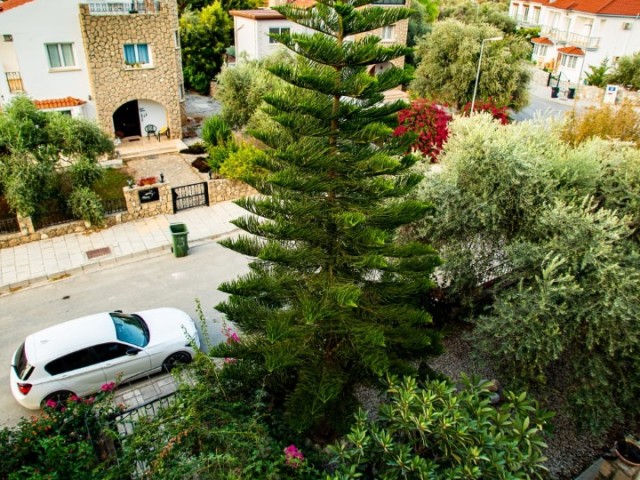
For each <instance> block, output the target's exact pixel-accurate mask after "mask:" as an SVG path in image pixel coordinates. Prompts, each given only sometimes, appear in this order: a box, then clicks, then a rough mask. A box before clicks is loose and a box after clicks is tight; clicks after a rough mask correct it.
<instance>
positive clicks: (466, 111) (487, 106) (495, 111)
mask: <svg viewBox="0 0 640 480" xmlns="http://www.w3.org/2000/svg"><path fill="white" fill-rule="evenodd" d="M507 108H508V107H507V106H502V107H500V106H498V105H496V104H495V103H493V100H492V99H491V98H489V99H487V100H485V101H479V102H476V103H475V104H474V105H473V113H482V112H486V113H488V114H489V115H491V116H492V117H493V118H494V119H496V120H498V121H499V122H500V123H501V124H502V125H507V124H508V123H510V122H511V119H510V118H509V112H507ZM461 113H462V115H464V116H467V117H468V116H469V115H471V102H469V103H467V104H466V105H465V106H464V107H462V110H461Z"/></svg>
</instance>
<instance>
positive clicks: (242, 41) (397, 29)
mask: <svg viewBox="0 0 640 480" xmlns="http://www.w3.org/2000/svg"><path fill="white" fill-rule="evenodd" d="M284 3H293V4H294V5H295V6H298V7H301V8H308V7H311V6H313V5H314V3H315V2H314V1H313V0H294V1H293V2H286V1H279V0H270V2H269V7H273V6H276V5H280V4H284ZM373 4H374V5H376V6H382V7H386V8H397V7H405V6H408V4H409V0H406V1H405V0H378V1H376V2H373ZM229 13H230V14H231V15H232V16H233V31H234V40H235V54H236V61H242V58H243V54H244V55H245V56H246V58H248V59H250V60H260V59H263V58H265V57H268V56H269V55H271V54H273V53H274V52H276V51H277V50H278V49H281V48H283V46H282V45H280V44H279V43H277V42H276V41H275V40H272V39H271V38H270V37H269V34H270V33H282V32H284V31H290V32H292V33H293V32H295V33H312V32H314V31H313V30H311V29H309V28H307V27H304V26H302V25H298V24H297V23H294V22H292V21H290V20H288V19H286V18H285V17H284V16H283V15H281V14H279V13H278V12H277V11H275V10H272V9H271V8H261V9H255V10H231V11H230V12H229ZM408 28H409V20H401V21H399V22H398V23H396V24H394V25H389V26H386V27H383V28H380V29H378V30H374V31H373V32H370V33H368V34H374V35H377V36H379V37H380V38H381V40H382V42H381V43H382V44H388V45H394V44H401V45H406V44H407V31H408ZM364 35H367V34H360V35H359V37H361V36H364ZM392 64H393V65H395V66H397V67H403V66H404V57H401V58H397V59H394V60H392V61H391V62H387V63H385V64H379V65H372V66H371V73H380V72H381V71H383V70H384V69H386V68H388V67H389V66H391V65H392Z"/></svg>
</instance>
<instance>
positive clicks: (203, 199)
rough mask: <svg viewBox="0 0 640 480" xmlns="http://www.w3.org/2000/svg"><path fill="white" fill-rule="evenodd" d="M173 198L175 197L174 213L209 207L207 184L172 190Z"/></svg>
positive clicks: (193, 184)
mask: <svg viewBox="0 0 640 480" xmlns="http://www.w3.org/2000/svg"><path fill="white" fill-rule="evenodd" d="M171 196H172V197H173V213H176V212H179V211H180V210H186V209H187V208H194V207H201V206H203V205H209V191H208V190H207V182H202V183H192V184H191V185H184V186H182V187H175V188H172V189H171Z"/></svg>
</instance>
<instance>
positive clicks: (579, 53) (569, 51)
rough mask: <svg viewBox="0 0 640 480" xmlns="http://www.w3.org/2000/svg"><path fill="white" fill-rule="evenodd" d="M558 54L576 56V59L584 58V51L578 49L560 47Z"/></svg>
mask: <svg viewBox="0 0 640 480" xmlns="http://www.w3.org/2000/svg"><path fill="white" fill-rule="evenodd" d="M558 52H560V53H564V54H567V55H576V56H578V57H584V50H582V49H581V48H578V47H562V48H559V49H558Z"/></svg>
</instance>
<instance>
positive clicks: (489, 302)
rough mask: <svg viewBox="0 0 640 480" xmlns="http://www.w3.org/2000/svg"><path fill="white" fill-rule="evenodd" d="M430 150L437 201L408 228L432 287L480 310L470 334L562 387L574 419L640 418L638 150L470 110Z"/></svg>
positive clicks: (597, 423) (596, 422) (599, 423)
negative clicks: (424, 242) (437, 268)
mask: <svg viewBox="0 0 640 480" xmlns="http://www.w3.org/2000/svg"><path fill="white" fill-rule="evenodd" d="M440 160H441V163H442V165H443V170H442V173H440V174H439V175H432V176H429V177H428V179H427V181H426V182H425V183H424V186H421V187H420V191H419V198H420V199H421V200H426V201H432V202H434V203H437V204H438V205H439V209H438V210H437V212H436V214H435V215H434V216H433V217H431V218H426V219H425V220H423V221H421V222H418V223H417V224H416V225H415V226H414V230H413V235H414V236H412V237H411V238H416V237H420V236H422V235H424V237H425V238H427V239H428V240H429V241H430V242H433V244H434V245H436V246H437V247H438V248H439V251H440V252H441V254H442V256H443V257H444V259H445V263H444V267H443V269H442V271H441V272H440V278H441V279H442V285H443V295H442V297H444V298H446V299H447V300H449V301H451V302H452V303H453V301H455V302H457V303H459V304H460V303H462V304H471V305H474V306H476V305H478V304H480V305H481V306H483V307H484V308H483V310H482V314H481V315H479V316H476V315H474V313H473V311H472V313H471V314H470V315H469V317H467V318H469V320H471V321H472V322H473V323H474V324H475V332H476V338H475V342H474V345H475V346H477V347H478V348H480V349H481V350H482V351H483V352H484V354H485V355H486V357H487V358H489V359H490V360H491V363H492V365H494V366H500V367H502V368H503V369H504V371H505V372H508V373H509V374H510V375H511V378H512V379H513V381H517V380H518V379H520V380H523V381H525V382H528V383H529V384H530V385H537V384H547V385H551V387H552V388H553V389H556V390H558V391H563V392H567V397H568V400H569V403H570V405H571V406H572V407H573V411H574V413H575V414H576V418H578V419H579V420H580V421H581V423H582V425H583V426H587V427H590V428H591V429H593V430H596V431H597V430H602V429H603V428H606V427H607V426H610V425H611V424H612V423H613V422H614V421H615V420H616V418H620V416H621V415H622V413H621V412H625V418H626V419H632V418H635V417H636V416H638V415H639V414H640V410H639V408H638V405H637V401H636V400H635V399H636V398H637V397H638V395H640V390H638V385H640V377H639V376H638V371H637V369H636V368H635V367H634V365H635V364H636V362H637V352H638V351H639V349H640V337H639V336H638V335H635V334H633V333H630V332H634V331H635V330H636V327H634V325H635V324H637V315H636V314H635V312H636V311H637V309H638V308H640V281H639V278H638V272H639V271H640V263H639V260H638V255H637V251H638V244H639V238H640V236H639V235H638V232H637V226H638V225H640V223H639V222H640V213H639V212H640V200H639V199H640V152H639V151H638V150H637V149H635V148H632V147H630V146H629V145H625V144H620V143H615V142H607V141H604V140H601V139H592V140H589V141H585V142H583V143H581V144H579V145H578V146H577V147H572V146H570V145H567V144H565V143H563V142H562V141H561V140H560V139H559V135H558V133H557V132H556V133H554V132H553V131H552V130H550V128H549V127H548V126H547V125H544V124H542V123H534V122H526V123H523V124H514V125H507V126H502V125H499V124H498V123H497V122H495V121H491V119H490V118H489V117H488V116H474V117H472V118H468V119H467V118H459V119H456V120H455V121H453V122H452V123H451V124H450V136H449V139H448V141H447V143H446V145H445V148H444V152H443V154H442V155H441V156H440Z"/></svg>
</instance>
